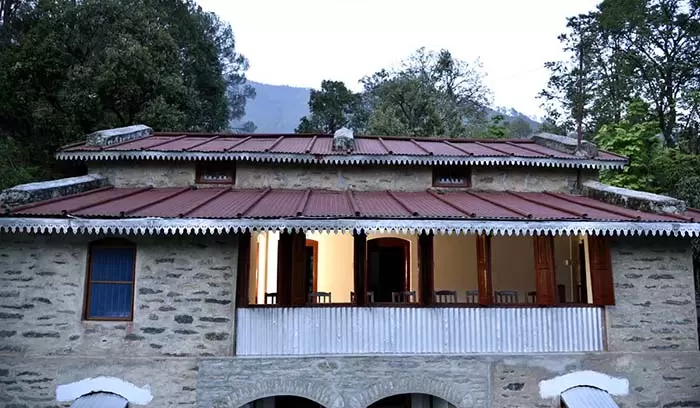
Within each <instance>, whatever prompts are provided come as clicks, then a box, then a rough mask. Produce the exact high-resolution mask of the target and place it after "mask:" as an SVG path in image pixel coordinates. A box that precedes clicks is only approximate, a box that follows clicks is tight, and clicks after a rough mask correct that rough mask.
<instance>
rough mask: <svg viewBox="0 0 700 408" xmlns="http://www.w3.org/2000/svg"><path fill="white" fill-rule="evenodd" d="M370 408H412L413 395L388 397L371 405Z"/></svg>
mask: <svg viewBox="0 0 700 408" xmlns="http://www.w3.org/2000/svg"><path fill="white" fill-rule="evenodd" d="M369 408H411V394H401V395H394V396H392V397H387V398H384V399H382V400H379V401H377V402H375V403H374V404H372V405H370V406H369Z"/></svg>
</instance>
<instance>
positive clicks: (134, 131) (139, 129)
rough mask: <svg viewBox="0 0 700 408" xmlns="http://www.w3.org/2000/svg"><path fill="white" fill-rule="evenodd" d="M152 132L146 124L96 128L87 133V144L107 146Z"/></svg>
mask: <svg viewBox="0 0 700 408" xmlns="http://www.w3.org/2000/svg"><path fill="white" fill-rule="evenodd" d="M152 134H153V129H151V128H150V127H148V126H146V125H133V126H126V127H120V128H114V129H106V130H98V131H97V132H94V133H90V134H89V135H87V143H86V144H87V145H88V146H109V145H113V144H115V143H121V142H126V141H129V140H134V139H139V138H142V137H146V136H150V135H152Z"/></svg>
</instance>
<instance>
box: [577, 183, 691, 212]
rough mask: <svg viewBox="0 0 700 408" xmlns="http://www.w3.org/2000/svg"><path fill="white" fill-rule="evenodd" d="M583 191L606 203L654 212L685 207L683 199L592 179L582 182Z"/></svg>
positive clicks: (683, 209)
mask: <svg viewBox="0 0 700 408" xmlns="http://www.w3.org/2000/svg"><path fill="white" fill-rule="evenodd" d="M583 193H584V194H585V195H587V196H588V197H592V198H595V199H597V200H600V201H603V202H606V203H608V204H613V205H619V206H622V207H626V208H629V209H631V210H638V211H645V212H652V213H656V214H679V213H682V212H684V211H685V210H686V208H687V205H686V203H685V201H683V200H679V199H677V198H673V197H668V196H664V195H660V194H653V193H647V192H644V191H637V190H630V189H628V188H622V187H614V186H611V185H608V184H604V183H600V182H598V181H593V180H591V181H587V182H585V183H583Z"/></svg>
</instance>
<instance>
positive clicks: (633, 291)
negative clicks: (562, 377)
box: [606, 238, 700, 392]
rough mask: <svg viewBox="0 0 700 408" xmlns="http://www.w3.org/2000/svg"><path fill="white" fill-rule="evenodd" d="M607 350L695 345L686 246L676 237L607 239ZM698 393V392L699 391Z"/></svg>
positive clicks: (692, 347) (692, 293)
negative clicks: (610, 292) (611, 300)
mask: <svg viewBox="0 0 700 408" xmlns="http://www.w3.org/2000/svg"><path fill="white" fill-rule="evenodd" d="M612 261H613V281H614V284H615V306H611V307H608V308H606V323H607V333H608V348H609V350H611V351H660V350H694V351H697V350H698V330H697V318H696V309H695V304H694V303H695V287H694V283H693V265H692V249H691V247H690V242H689V241H688V240H687V239H681V238H675V239H670V238H626V239H618V240H615V241H613V242H612ZM699 392H700V391H699Z"/></svg>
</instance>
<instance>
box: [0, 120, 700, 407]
mask: <svg viewBox="0 0 700 408" xmlns="http://www.w3.org/2000/svg"><path fill="white" fill-rule="evenodd" d="M57 157H58V158H59V159H61V160H68V161H73V162H79V163H84V164H85V165H86V166H87V169H88V171H87V175H85V176H81V177H75V178H69V179H63V180H55V181H50V182H41V183H32V184H27V185H21V186H17V187H14V188H12V189H9V190H6V191H4V192H3V193H2V194H0V201H2V202H4V204H3V206H4V209H3V212H2V215H0V280H1V283H2V287H0V322H2V324H1V326H0V405H2V406H5V407H30V406H32V407H33V406H37V407H56V406H76V407H88V406H103V407H117V406H119V407H125V406H127V404H128V405H129V406H136V405H145V406H150V407H175V406H196V407H230V408H239V407H245V408H253V407H255V408H257V407H265V408H275V407H276V408H281V407H302V408H303V407H318V406H322V407H327V408H341V407H347V408H366V407H372V408H378V407H413V408H422V407H448V406H449V407H459V408H472V407H552V406H557V407H559V406H561V407H564V406H566V407H571V408H578V407H591V406H598V407H614V406H620V407H640V408H645V407H647V408H651V407H669V408H670V407H693V406H700V351H698V328H697V315H696V306H695V297H694V282H693V271H692V260H691V248H690V238H691V237H697V236H699V235H700V211H697V210H693V209H689V208H686V206H685V204H684V203H683V202H682V201H679V200H675V199H672V198H669V197H663V196H657V195H652V194H646V193H641V192H636V191H630V190H625V189H616V188H612V187H610V186H606V185H603V184H601V183H599V182H598V181H597V179H598V175H599V171H601V170H606V169H620V168H623V167H624V165H625V164H626V162H627V160H626V159H625V158H624V157H620V156H616V155H614V154H611V153H608V152H604V151H600V150H598V149H597V148H596V146H594V145H592V144H590V143H587V142H585V143H583V144H582V145H580V146H579V145H577V144H576V143H575V141H572V140H571V139H568V138H566V137H561V136H555V135H548V134H539V135H536V136H534V137H533V138H532V139H529V140H483V141H473V140H439V139H410V138H376V137H354V136H353V135H352V133H351V132H349V131H347V130H345V129H343V130H341V131H339V132H338V133H336V135H253V136H242V135H219V134H182V133H154V132H153V131H152V130H151V129H150V128H148V127H146V126H141V125H139V126H132V127H128V128H120V129H111V130H107V131H101V132H97V133H95V134H91V135H88V137H87V139H86V141H85V142H83V143H79V144H76V145H71V146H65V147H63V148H62V149H61V150H60V151H59V152H58V153H57ZM594 404H597V405H594Z"/></svg>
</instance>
